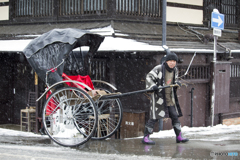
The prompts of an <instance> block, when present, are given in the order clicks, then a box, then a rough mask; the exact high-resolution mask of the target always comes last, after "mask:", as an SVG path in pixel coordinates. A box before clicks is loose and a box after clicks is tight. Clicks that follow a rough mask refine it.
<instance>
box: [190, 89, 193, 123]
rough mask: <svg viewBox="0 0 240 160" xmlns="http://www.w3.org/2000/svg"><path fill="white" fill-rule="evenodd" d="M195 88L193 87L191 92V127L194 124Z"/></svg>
mask: <svg viewBox="0 0 240 160" xmlns="http://www.w3.org/2000/svg"><path fill="white" fill-rule="evenodd" d="M193 90H194V88H192V89H191V91H190V93H191V115H190V116H191V124H190V127H192V126H193Z"/></svg>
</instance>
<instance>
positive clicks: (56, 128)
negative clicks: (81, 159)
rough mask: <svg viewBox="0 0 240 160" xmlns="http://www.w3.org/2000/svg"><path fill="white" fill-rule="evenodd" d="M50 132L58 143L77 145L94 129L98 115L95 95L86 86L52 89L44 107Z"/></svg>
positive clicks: (46, 128)
mask: <svg viewBox="0 0 240 160" xmlns="http://www.w3.org/2000/svg"><path fill="white" fill-rule="evenodd" d="M42 118H43V124H44V128H45V131H46V133H47V135H48V136H49V137H50V138H51V139H52V140H53V141H54V142H55V143H57V144H59V145H62V146H66V147H74V146H78V145H82V144H84V143H86V142H87V141H88V140H89V139H90V138H91V137H92V136H93V134H94V133H95V130H96V127H97V122H98V115H97V109H96V105H95V103H94V102H93V100H92V98H91V97H90V96H89V95H88V94H87V93H86V92H85V91H83V90H81V89H78V88H73V87H64V88H60V89H58V90H56V91H55V92H53V93H52V94H51V95H50V96H49V97H48V99H47V101H46V103H45V105H44V107H43V115H42Z"/></svg>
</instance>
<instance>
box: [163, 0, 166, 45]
mask: <svg viewBox="0 0 240 160" xmlns="http://www.w3.org/2000/svg"><path fill="white" fill-rule="evenodd" d="M166 12H167V0H163V1H162V46H164V45H166V37H167V33H166V28H167V27H166V26H167V22H166V21H167V20H166Z"/></svg>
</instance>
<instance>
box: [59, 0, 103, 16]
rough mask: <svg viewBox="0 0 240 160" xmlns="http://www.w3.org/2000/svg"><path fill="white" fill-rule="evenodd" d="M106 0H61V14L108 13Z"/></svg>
mask: <svg viewBox="0 0 240 160" xmlns="http://www.w3.org/2000/svg"><path fill="white" fill-rule="evenodd" d="M106 8H107V4H106V0H60V15H80V14H91V13H106Z"/></svg>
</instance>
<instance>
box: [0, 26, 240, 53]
mask: <svg viewBox="0 0 240 160" xmlns="http://www.w3.org/2000/svg"><path fill="white" fill-rule="evenodd" d="M89 31H91V32H93V33H96V34H100V35H104V36H105V40H104V41H103V43H102V44H101V46H100V48H99V50H98V51H120V52H123V51H130V52H131V51H133V52H134V51H136V52H137V51H149V52H158V51H159V52H160V51H164V49H163V48H162V46H161V44H160V42H159V41H137V40H134V39H131V38H129V36H128V35H127V34H121V33H120V32H116V30H114V29H113V27H112V26H111V25H109V26H107V27H102V28H97V29H91V30H89ZM26 36H28V38H29V37H33V36H34V35H25V36H22V37H26ZM36 36H39V35H35V37H36ZM31 40H32V39H20V40H0V52H22V51H23V49H24V48H25V47H26V46H27V45H28V44H29V43H30V41H31ZM167 43H168V47H169V48H170V50H171V51H175V52H185V53H187V52H197V53H213V43H210V44H209V45H210V47H209V45H208V47H206V46H204V45H200V44H201V43H200V42H167ZM176 44H177V45H176ZM227 44H229V43H226V44H225V45H227ZM211 45H212V46H211ZM229 45H232V44H229ZM227 46H228V45H227ZM237 46H239V45H237ZM87 49H88V48H87V47H83V48H82V50H87ZM230 49H231V48H230ZM218 50H220V49H219V47H218ZM221 50H223V52H224V51H225V49H223V48H222V49H221ZM232 53H240V47H239V49H237V48H235V49H233V50H232Z"/></svg>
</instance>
